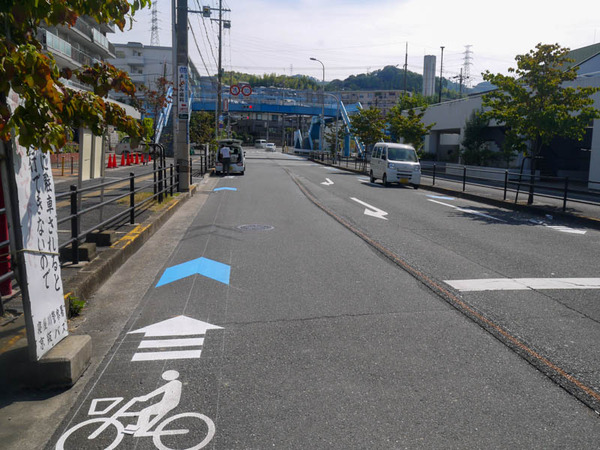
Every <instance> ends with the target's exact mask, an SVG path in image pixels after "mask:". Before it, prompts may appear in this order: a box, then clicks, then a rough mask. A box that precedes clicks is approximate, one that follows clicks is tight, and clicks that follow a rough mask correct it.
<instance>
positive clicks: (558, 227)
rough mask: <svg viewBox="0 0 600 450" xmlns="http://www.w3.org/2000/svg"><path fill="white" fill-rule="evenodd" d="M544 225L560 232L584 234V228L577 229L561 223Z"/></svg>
mask: <svg viewBox="0 0 600 450" xmlns="http://www.w3.org/2000/svg"><path fill="white" fill-rule="evenodd" d="M544 226H545V227H548V228H552V229H553V230H556V231H560V232H561V233H571V234H585V233H587V231H586V230H577V229H575V228H569V227H565V226H562V225H546V224H544Z"/></svg>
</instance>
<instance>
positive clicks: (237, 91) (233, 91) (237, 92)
mask: <svg viewBox="0 0 600 450" xmlns="http://www.w3.org/2000/svg"><path fill="white" fill-rule="evenodd" d="M240 92H241V89H240V87H239V86H238V85H237V84H234V85H233V86H231V87H230V88H229V93H230V94H231V95H240Z"/></svg>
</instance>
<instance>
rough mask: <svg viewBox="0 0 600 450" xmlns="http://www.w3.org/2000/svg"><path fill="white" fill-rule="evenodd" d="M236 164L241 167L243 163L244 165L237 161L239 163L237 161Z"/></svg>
mask: <svg viewBox="0 0 600 450" xmlns="http://www.w3.org/2000/svg"><path fill="white" fill-rule="evenodd" d="M236 165H237V166H240V167H241V166H243V165H244V163H241V162H239V163H237V164H236Z"/></svg>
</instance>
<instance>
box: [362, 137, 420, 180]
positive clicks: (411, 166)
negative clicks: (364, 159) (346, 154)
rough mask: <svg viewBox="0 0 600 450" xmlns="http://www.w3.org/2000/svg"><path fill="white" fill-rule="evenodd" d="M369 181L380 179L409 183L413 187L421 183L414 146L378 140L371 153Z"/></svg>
mask: <svg viewBox="0 0 600 450" xmlns="http://www.w3.org/2000/svg"><path fill="white" fill-rule="evenodd" d="M369 177H370V179H371V183H374V182H375V180H381V181H382V183H383V185H384V186H388V185H389V183H401V184H410V185H411V186H412V187H414V188H415V189H418V188H419V185H420V184H421V164H420V163H419V158H418V157H417V152H416V151H415V149H414V147H413V146H411V145H407V144H393V143H390V142H378V143H377V144H375V146H374V147H373V152H372V153H371V170H370V171H369Z"/></svg>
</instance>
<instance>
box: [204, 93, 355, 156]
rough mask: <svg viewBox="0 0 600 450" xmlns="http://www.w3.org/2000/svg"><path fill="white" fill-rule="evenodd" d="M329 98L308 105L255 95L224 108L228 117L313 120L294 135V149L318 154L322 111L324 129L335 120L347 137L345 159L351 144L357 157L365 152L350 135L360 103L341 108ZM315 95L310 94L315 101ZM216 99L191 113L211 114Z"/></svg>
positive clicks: (302, 101)
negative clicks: (352, 118) (305, 130)
mask: <svg viewBox="0 0 600 450" xmlns="http://www.w3.org/2000/svg"><path fill="white" fill-rule="evenodd" d="M325 95H326V96H328V98H326V99H325V104H324V105H323V104H322V103H321V101H320V100H319V101H317V102H314V101H311V100H309V99H306V98H301V97H299V96H297V95H296V96H294V97H277V96H274V95H255V94H252V95H250V96H248V97H244V98H243V100H242V99H227V108H228V111H229V112H230V113H250V112H251V113H262V114H286V115H299V116H313V117H312V120H311V124H310V128H309V130H308V133H307V135H306V136H303V135H302V133H301V131H300V130H296V131H295V133H294V147H295V148H297V149H304V150H311V151H312V150H318V147H319V146H318V140H319V135H320V127H321V121H320V117H321V111H322V110H323V115H324V119H325V120H324V122H325V126H327V125H328V124H331V123H332V122H333V121H334V120H336V118H337V119H338V120H341V121H342V122H343V124H344V127H345V129H346V132H347V133H348V134H347V136H346V138H345V141H344V151H343V153H344V155H345V156H347V155H349V154H350V148H351V145H350V141H351V140H354V142H355V145H356V149H357V151H358V153H359V154H362V153H363V151H364V146H363V144H362V142H360V141H359V140H358V139H357V138H355V137H354V136H351V135H350V134H349V133H350V116H351V115H352V114H354V113H356V112H357V111H358V110H359V109H361V108H362V106H361V105H360V103H356V104H353V105H348V106H346V105H344V103H343V102H342V101H341V100H340V101H339V103H338V101H337V99H335V100H334V99H333V98H329V96H331V97H334V96H333V95H332V94H325ZM316 96H317V94H316V93H315V94H312V97H316ZM216 103H217V101H216V96H209V97H207V98H201V99H197V100H194V101H192V111H209V112H214V111H215V106H216Z"/></svg>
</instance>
